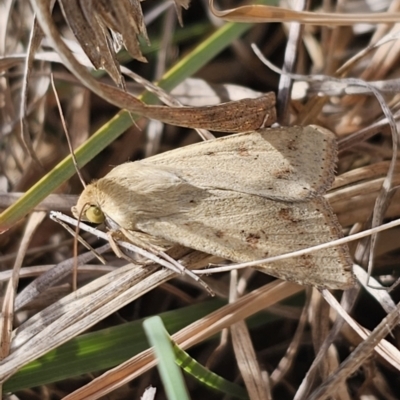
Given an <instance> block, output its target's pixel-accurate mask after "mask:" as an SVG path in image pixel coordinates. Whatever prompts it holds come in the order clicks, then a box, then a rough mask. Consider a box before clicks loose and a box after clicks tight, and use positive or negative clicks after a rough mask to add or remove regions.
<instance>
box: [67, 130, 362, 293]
mask: <svg viewBox="0 0 400 400" xmlns="http://www.w3.org/2000/svg"><path fill="white" fill-rule="evenodd" d="M335 162H336V140H335V137H334V135H333V134H332V133H331V132H330V131H328V130H326V129H324V128H321V127H317V126H307V127H290V128H267V129H261V130H259V131H253V132H246V133H239V134H235V135H230V136H225V137H223V138H219V139H214V140H209V141H206V142H202V143H198V144H194V145H191V146H186V147H182V148H179V149H176V150H172V151H169V152H166V153H163V154H159V155H156V156H153V157H150V158H147V159H145V160H142V161H136V162H128V163H125V164H122V165H120V166H118V167H115V168H114V169H113V170H112V171H111V172H110V173H108V174H107V175H106V176H105V177H104V178H101V179H99V180H97V181H95V182H93V183H91V184H90V185H88V186H87V187H86V188H85V190H84V191H83V192H82V194H81V196H80V198H79V200H78V203H77V205H76V207H73V209H72V211H73V214H74V215H75V216H76V217H78V216H79V215H80V214H81V213H82V215H83V219H85V220H88V221H90V222H94V223H101V222H103V221H104V220H105V218H106V217H107V219H109V220H111V221H113V222H114V225H116V226H119V227H122V228H124V229H126V230H129V231H139V232H144V233H146V234H148V235H151V236H153V237H156V238H161V239H165V240H167V241H169V242H172V243H178V244H181V245H183V246H186V247H190V248H193V249H196V250H199V251H203V252H206V253H209V254H213V255H216V256H219V257H223V258H225V259H228V260H231V261H234V262H247V261H254V260H258V259H262V258H266V257H270V256H276V255H280V254H284V253H288V252H292V251H296V250H300V249H304V248H307V247H311V246H315V245H317V244H320V243H325V242H329V241H332V240H334V239H338V238H339V237H341V236H342V230H341V227H340V225H339V223H338V222H337V219H336V216H335V215H334V213H333V211H332V209H331V207H330V205H329V204H328V202H327V200H326V199H325V198H324V197H323V196H322V195H323V193H324V192H325V191H326V190H327V189H328V188H329V187H330V185H331V184H332V181H333V179H334V167H335ZM257 269H259V270H260V271H263V272H265V273H267V274H270V275H273V276H275V277H278V278H281V279H285V280H289V281H294V282H297V283H300V284H304V285H313V286H316V287H319V288H330V289H346V288H349V287H351V286H353V285H354V277H353V273H352V262H351V259H350V256H349V253H348V249H347V246H345V245H341V246H337V247H333V248H328V249H323V250H320V251H318V252H314V253H311V254H307V255H303V256H300V257H294V258H291V259H287V260H283V261H279V262H274V263H268V264H264V265H260V266H259V267H257Z"/></svg>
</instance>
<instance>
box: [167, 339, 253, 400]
mask: <svg viewBox="0 0 400 400" xmlns="http://www.w3.org/2000/svg"><path fill="white" fill-rule="evenodd" d="M173 349H174V353H175V357H176V363H177V364H178V365H179V366H180V367H181V368H182V369H183V370H184V371H185V372H187V373H188V374H190V375H191V376H193V377H194V378H195V379H197V380H198V381H200V382H202V383H204V384H205V385H206V386H208V387H211V388H213V389H215V390H218V391H220V392H222V393H224V394H225V395H229V396H233V397H236V398H239V399H244V400H248V398H249V396H248V394H247V391H246V390H245V389H244V388H243V387H241V386H239V385H236V384H235V383H232V382H229V381H228V380H226V379H224V378H222V377H221V376H219V375H217V374H215V373H214V372H212V371H210V370H209V369H207V368H206V367H204V366H203V365H201V364H200V363H198V362H197V361H196V360H195V359H194V358H192V357H190V355H189V354H188V353H186V352H185V351H184V350H182V349H181V348H179V346H178V345H177V344H176V343H174V344H173Z"/></svg>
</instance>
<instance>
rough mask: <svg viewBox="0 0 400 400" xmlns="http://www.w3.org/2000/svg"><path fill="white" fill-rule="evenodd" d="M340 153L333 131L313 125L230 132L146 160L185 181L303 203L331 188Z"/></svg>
mask: <svg viewBox="0 0 400 400" xmlns="http://www.w3.org/2000/svg"><path fill="white" fill-rule="evenodd" d="M336 153H337V145H336V140H335V137H334V135H333V133H332V132H330V131H328V130H326V129H324V128H321V127H317V126H312V125H311V126H306V127H300V126H297V127H290V128H287V127H286V128H268V129H262V130H259V131H254V132H246V133H239V134H236V135H229V136H225V137H222V138H219V139H215V140H209V141H206V142H202V143H196V144H194V145H190V146H185V147H182V148H179V149H176V150H172V151H169V152H166V153H163V154H159V155H156V156H153V157H150V158H147V159H145V160H143V161H141V163H144V164H154V165H163V166H169V167H173V168H174V171H175V173H176V174H177V175H179V176H180V177H181V178H182V179H184V180H186V181H187V182H188V183H190V184H192V185H194V186H197V187H200V188H204V189H225V190H233V191H237V192H242V193H248V194H256V195H259V196H264V197H268V198H270V199H278V200H286V201H301V200H304V199H307V198H311V197H314V196H316V195H318V194H321V193H324V192H325V191H326V189H327V188H329V187H330V185H331V184H332V182H333V179H334V168H335V163H336Z"/></svg>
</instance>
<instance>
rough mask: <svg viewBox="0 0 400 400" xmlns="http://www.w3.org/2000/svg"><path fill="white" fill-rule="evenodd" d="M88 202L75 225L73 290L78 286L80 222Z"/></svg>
mask: <svg viewBox="0 0 400 400" xmlns="http://www.w3.org/2000/svg"><path fill="white" fill-rule="evenodd" d="M85 206H86V204H85V205H84V206H83V207H82V208H81V210H80V211H79V215H78V222H77V224H76V227H75V235H74V251H73V253H74V267H73V269H72V290H73V291H74V292H75V291H76V289H77V287H78V237H79V224H80V222H81V220H82V214H83V210H84V209H85Z"/></svg>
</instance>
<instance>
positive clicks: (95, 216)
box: [86, 206, 106, 224]
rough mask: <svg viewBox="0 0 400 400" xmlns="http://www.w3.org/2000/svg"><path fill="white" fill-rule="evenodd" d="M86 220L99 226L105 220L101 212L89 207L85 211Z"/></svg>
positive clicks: (96, 208) (95, 207)
mask: <svg viewBox="0 0 400 400" xmlns="http://www.w3.org/2000/svg"><path fill="white" fill-rule="evenodd" d="M86 218H87V219H88V221H90V222H93V223H94V224H101V223H102V222H104V220H105V219H106V218H105V216H104V213H103V211H101V209H100V208H99V207H97V206H90V207H89V208H88V209H87V210H86Z"/></svg>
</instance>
